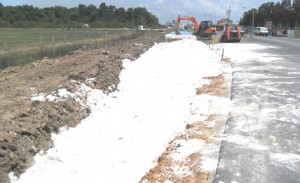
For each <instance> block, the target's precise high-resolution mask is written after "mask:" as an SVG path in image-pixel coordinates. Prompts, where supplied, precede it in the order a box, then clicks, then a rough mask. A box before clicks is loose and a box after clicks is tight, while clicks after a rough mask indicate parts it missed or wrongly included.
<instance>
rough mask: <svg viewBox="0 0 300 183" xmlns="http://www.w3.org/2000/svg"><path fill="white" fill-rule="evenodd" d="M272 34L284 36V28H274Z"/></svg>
mask: <svg viewBox="0 0 300 183" xmlns="http://www.w3.org/2000/svg"><path fill="white" fill-rule="evenodd" d="M272 36H277V37H282V36H283V33H282V30H281V29H273V30H272Z"/></svg>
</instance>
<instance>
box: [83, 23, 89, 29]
mask: <svg viewBox="0 0 300 183" xmlns="http://www.w3.org/2000/svg"><path fill="white" fill-rule="evenodd" d="M82 27H83V28H89V27H90V26H89V24H83V25H82Z"/></svg>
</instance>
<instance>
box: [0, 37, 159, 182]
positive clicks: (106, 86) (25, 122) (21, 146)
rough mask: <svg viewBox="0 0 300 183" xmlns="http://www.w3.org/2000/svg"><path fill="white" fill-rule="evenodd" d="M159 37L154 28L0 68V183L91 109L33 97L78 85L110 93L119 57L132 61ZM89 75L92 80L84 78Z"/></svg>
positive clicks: (27, 164)
mask: <svg viewBox="0 0 300 183" xmlns="http://www.w3.org/2000/svg"><path fill="white" fill-rule="evenodd" d="M162 41H164V34H163V33H160V32H155V33H154V34H151V35H148V34H146V35H143V36H140V37H138V38H134V39H131V40H125V41H124V40H122V41H114V42H111V43H108V44H106V45H104V46H100V47H99V48H97V49H90V48H88V47H86V46H84V47H82V48H81V49H80V50H76V51H74V52H71V53H70V54H69V55H66V56H63V57H59V58H56V59H48V58H44V59H42V60H38V61H36V62H34V63H32V64H28V65H26V66H22V67H11V68H7V69H5V70H3V71H1V73H0V101H1V102H0V183H9V182H10V179H9V177H8V173H10V172H13V173H14V175H16V176H20V174H22V173H23V172H25V171H26V169H27V168H28V167H30V166H31V165H32V164H33V158H34V155H35V154H37V153H41V152H45V151H46V150H47V149H49V148H51V147H52V146H53V143H52V140H51V134H52V133H58V132H59V129H60V128H61V127H75V126H76V125H77V124H78V123H80V121H81V120H82V119H84V118H85V117H87V116H88V115H89V109H88V108H87V107H84V106H82V105H81V104H80V103H79V102H77V101H75V99H74V98H71V97H65V98H64V99H62V100H60V101H49V100H46V101H37V100H35V101H33V100H31V97H32V96H33V95H35V94H41V93H44V94H46V95H47V94H50V93H52V95H57V90H58V89H59V88H66V89H67V90H68V91H69V92H75V90H76V86H77V85H79V84H81V83H85V84H86V85H88V86H90V87H92V88H97V89H101V90H102V91H104V92H107V93H108V92H112V91H114V90H116V88H117V86H118V84H119V74H120V71H121V70H122V62H121V61H122V60H123V59H130V60H132V61H133V60H135V59H136V58H138V57H139V56H140V55H141V54H142V53H144V52H145V51H146V50H148V49H149V48H150V47H152V46H153V45H154V43H155V42H157V43H158V42H162ZM88 78H94V80H93V81H92V82H88V81H87V79H88ZM55 91H56V92H55ZM82 100H84V96H82Z"/></svg>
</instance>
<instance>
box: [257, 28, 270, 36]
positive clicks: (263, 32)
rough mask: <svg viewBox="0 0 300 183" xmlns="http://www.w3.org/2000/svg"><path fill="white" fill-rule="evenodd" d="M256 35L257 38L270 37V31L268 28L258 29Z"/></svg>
mask: <svg viewBox="0 0 300 183" xmlns="http://www.w3.org/2000/svg"><path fill="white" fill-rule="evenodd" d="M254 34H255V35H256V36H268V34H269V31H268V28H266V27H256V28H255V29H254Z"/></svg>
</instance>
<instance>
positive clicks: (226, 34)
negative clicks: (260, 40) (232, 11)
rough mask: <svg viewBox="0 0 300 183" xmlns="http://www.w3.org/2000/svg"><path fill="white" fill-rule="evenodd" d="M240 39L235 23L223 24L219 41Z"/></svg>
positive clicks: (238, 29) (237, 40) (239, 31)
mask: <svg viewBox="0 0 300 183" xmlns="http://www.w3.org/2000/svg"><path fill="white" fill-rule="evenodd" d="M240 41H241V30H240V27H239V26H236V25H233V24H232V25H225V27H224V31H223V34H222V36H221V38H220V42H223V43H226V42H240Z"/></svg>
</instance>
